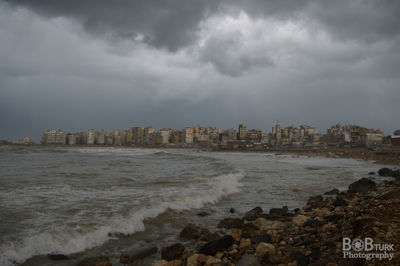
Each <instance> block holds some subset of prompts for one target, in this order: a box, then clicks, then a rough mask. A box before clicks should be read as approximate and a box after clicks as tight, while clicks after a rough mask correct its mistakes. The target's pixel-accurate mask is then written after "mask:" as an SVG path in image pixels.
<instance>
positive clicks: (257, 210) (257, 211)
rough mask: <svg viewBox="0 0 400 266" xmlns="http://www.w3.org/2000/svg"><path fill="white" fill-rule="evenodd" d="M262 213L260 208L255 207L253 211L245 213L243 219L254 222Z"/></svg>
mask: <svg viewBox="0 0 400 266" xmlns="http://www.w3.org/2000/svg"><path fill="white" fill-rule="evenodd" d="M262 213H263V209H261V207H255V208H254V209H251V210H250V211H248V212H246V214H245V216H244V219H246V220H247V221H254V220H255V219H257V218H258V217H260V216H261V214H262Z"/></svg>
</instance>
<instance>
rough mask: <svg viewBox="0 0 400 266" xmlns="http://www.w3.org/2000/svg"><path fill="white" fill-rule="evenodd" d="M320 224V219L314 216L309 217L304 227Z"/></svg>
mask: <svg viewBox="0 0 400 266" xmlns="http://www.w3.org/2000/svg"><path fill="white" fill-rule="evenodd" d="M318 225H319V221H318V219H314V218H310V219H308V220H307V221H306V222H305V223H304V224H303V226H304V227H307V226H312V227H315V226H318Z"/></svg>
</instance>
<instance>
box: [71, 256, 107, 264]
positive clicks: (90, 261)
mask: <svg viewBox="0 0 400 266" xmlns="http://www.w3.org/2000/svg"><path fill="white" fill-rule="evenodd" d="M104 263H110V265H111V261H110V259H109V258H107V257H104V256H101V257H93V258H89V259H86V260H84V261H81V262H79V263H78V266H96V265H99V264H104ZM104 265H107V264H104Z"/></svg>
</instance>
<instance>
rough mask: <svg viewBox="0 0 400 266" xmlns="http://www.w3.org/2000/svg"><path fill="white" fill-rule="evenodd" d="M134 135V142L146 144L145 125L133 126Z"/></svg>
mask: <svg viewBox="0 0 400 266" xmlns="http://www.w3.org/2000/svg"><path fill="white" fill-rule="evenodd" d="M132 132H133V137H132V142H133V144H137V145H143V144H144V128H143V127H134V128H132Z"/></svg>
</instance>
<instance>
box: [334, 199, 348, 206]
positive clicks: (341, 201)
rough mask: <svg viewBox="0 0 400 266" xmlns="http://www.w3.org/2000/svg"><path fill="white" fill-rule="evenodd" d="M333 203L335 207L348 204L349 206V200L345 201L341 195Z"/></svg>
mask: <svg viewBox="0 0 400 266" xmlns="http://www.w3.org/2000/svg"><path fill="white" fill-rule="evenodd" d="M332 204H333V206H335V207H346V206H349V204H348V203H347V201H345V200H344V199H342V198H340V197H337V198H336V200H335V201H334V202H333V203H332Z"/></svg>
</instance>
